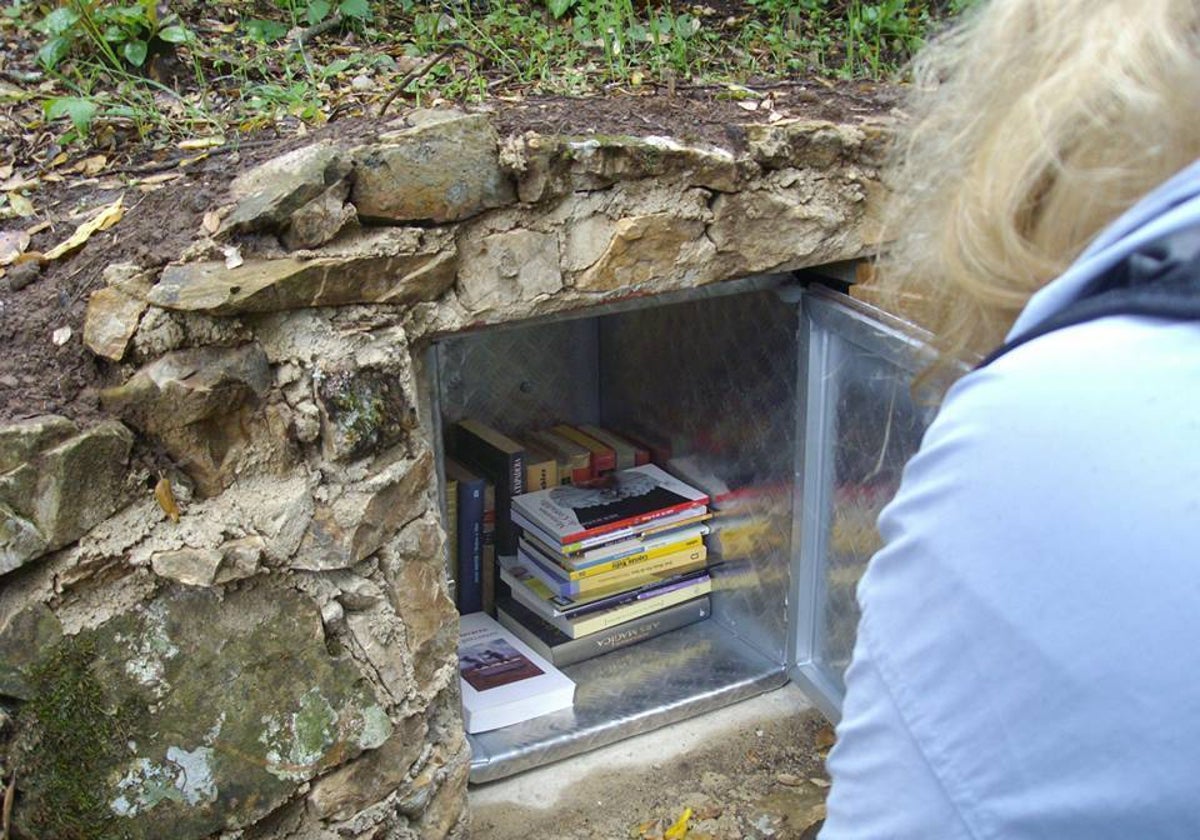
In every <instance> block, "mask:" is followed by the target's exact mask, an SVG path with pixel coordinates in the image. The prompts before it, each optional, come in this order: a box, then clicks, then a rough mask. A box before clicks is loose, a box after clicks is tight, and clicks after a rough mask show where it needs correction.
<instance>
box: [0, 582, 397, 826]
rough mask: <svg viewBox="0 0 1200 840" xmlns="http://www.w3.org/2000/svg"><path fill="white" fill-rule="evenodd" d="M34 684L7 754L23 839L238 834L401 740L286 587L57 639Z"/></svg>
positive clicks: (132, 616)
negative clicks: (309, 785) (334, 773)
mask: <svg viewBox="0 0 1200 840" xmlns="http://www.w3.org/2000/svg"><path fill="white" fill-rule="evenodd" d="M30 681H31V683H32V686H33V693H32V699H31V700H30V701H29V702H28V703H27V704H26V705H25V706H24V707H23V709H22V710H21V713H20V715H19V718H18V734H17V738H16V742H15V743H14V745H13V749H12V751H11V753H10V756H11V759H12V765H13V767H14V769H15V771H16V774H17V779H18V797H17V800H16V808H15V811H14V817H15V821H16V825H17V827H18V829H19V830H20V831H21V832H22V834H20V835H18V836H27V837H39V838H42V837H44V838H51V837H54V838H80V840H82V838H99V839H101V840H109V838H113V839H114V840H115V839H116V838H129V840H147V839H148V838H160V837H171V838H175V839H176V840H186V838H201V837H207V836H209V835H211V834H213V833H214V832H217V831H221V830H228V829H238V828H241V827H244V826H247V825H250V824H252V823H254V822H256V821H258V820H260V819H261V818H262V817H264V816H265V815H267V814H268V813H270V812H271V811H272V810H274V809H275V808H277V807H279V806H280V805H282V804H283V803H284V802H286V801H288V800H289V799H291V798H292V797H293V796H294V795H295V794H296V791H297V788H298V787H299V785H301V784H302V783H304V782H306V781H308V780H309V779H312V778H313V777H315V776H317V775H318V774H321V773H324V772H326V771H328V770H330V769H332V768H334V767H336V766H338V765H340V764H343V763H345V762H346V761H348V760H350V759H352V758H354V757H355V756H357V755H358V754H359V753H361V752H362V751H363V750H364V749H372V748H374V747H377V746H379V745H380V744H382V743H383V742H384V741H385V740H386V739H387V738H388V736H389V735H390V734H391V732H392V724H391V721H390V719H389V718H388V715H387V713H386V711H385V710H384V709H383V707H382V706H381V705H380V704H379V702H378V700H377V698H376V697H375V694H374V691H373V689H372V688H371V687H370V685H369V683H368V682H367V681H366V680H365V679H364V678H363V676H362V674H361V672H360V671H359V669H358V667H357V666H356V665H354V664H353V662H352V661H350V660H349V659H335V658H333V657H332V656H331V655H330V654H329V652H328V649H327V646H326V644H325V639H324V634H323V630H322V625H321V620H320V614H319V612H318V610H317V608H316V606H315V605H314V604H313V603H312V602H311V601H310V600H308V599H307V598H306V597H305V596H303V595H300V594H299V593H297V592H295V591H294V590H290V589H287V588H283V587H279V586H261V587H258V588H255V589H249V590H244V591H239V592H231V593H227V594H226V595H225V596H224V597H220V596H218V595H216V594H214V593H212V592H210V591H207V590H194V589H186V588H180V589H178V590H172V591H170V592H167V593H166V594H163V595H160V596H159V597H157V598H156V599H155V600H153V601H151V602H150V603H148V604H144V605H142V606H140V607H138V608H136V609H134V610H131V611H129V612H126V613H122V614H120V615H118V616H116V617H115V618H113V619H111V620H109V621H108V622H106V623H105V624H103V625H101V626H100V627H98V628H96V629H94V630H89V631H85V632H83V633H80V634H79V635H77V636H73V637H66V638H64V639H62V641H61V642H59V644H58V645H57V646H56V647H55V648H54V649H53V650H52V652H51V654H50V655H49V656H47V657H46V658H45V660H44V661H43V663H42V664H41V665H40V666H38V667H37V668H36V669H35V670H34V672H33V675H32V677H31V680H30Z"/></svg>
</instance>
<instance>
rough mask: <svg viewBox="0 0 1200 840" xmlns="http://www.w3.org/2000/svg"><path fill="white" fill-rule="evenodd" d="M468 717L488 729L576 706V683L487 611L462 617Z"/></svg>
mask: <svg viewBox="0 0 1200 840" xmlns="http://www.w3.org/2000/svg"><path fill="white" fill-rule="evenodd" d="M458 626H459V641H458V673H459V685H460V687H461V689H462V705H463V721H464V723H465V724H466V730H467V732H469V733H472V734H474V733H476V732H487V731H489V730H492V729H499V728H501V727H503V726H511V725H512V724H514V723H520V722H522V721H525V720H530V719H532V718H535V717H541V716H542V715H546V714H550V713H551V712H557V711H561V710H563V709H569V708H571V706H572V704H573V703H574V699H575V683H574V682H572V681H571V679H570V678H569V677H567V675H566V674H564V673H563V672H562V671H560V670H558V669H557V668H556V667H554V665H552V664H551V663H550V662H549V661H547V660H546V659H545V658H543V657H542V656H539V655H538V654H537V653H536V652H535V651H534V650H533V649H532V648H531V647H529V646H528V645H527V644H525V642H523V641H521V640H520V639H519V638H517V637H516V636H515V635H514V634H513V633H512V632H511V631H509V630H507V629H506V628H504V627H503V626H501V625H500V623H499V622H498V621H496V619H494V618H492V617H491V616H489V615H487V614H485V613H468V614H467V615H464V616H461V617H460V618H459V625H458Z"/></svg>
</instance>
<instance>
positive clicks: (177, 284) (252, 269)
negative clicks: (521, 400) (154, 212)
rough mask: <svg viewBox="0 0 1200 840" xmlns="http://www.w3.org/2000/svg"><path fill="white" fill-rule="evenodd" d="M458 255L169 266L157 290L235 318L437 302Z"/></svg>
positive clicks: (167, 304)
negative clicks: (365, 305) (360, 305)
mask: <svg viewBox="0 0 1200 840" xmlns="http://www.w3.org/2000/svg"><path fill="white" fill-rule="evenodd" d="M454 263H455V255H454V251H453V249H452V248H451V249H447V250H443V251H438V252H431V253H411V254H396V255H385V256H367V257H359V258H341V257H319V258H315V259H309V260H299V259H290V258H289V259H277V260H249V261H247V262H245V263H243V264H242V265H240V266H238V267H237V268H227V267H226V266H225V263H223V262H195V263H184V264H182V265H169V266H167V267H166V268H165V269H163V273H162V278H161V279H160V280H159V281H158V285H156V286H155V287H154V288H153V289H151V291H150V295H149V297H150V302H151V303H153V304H155V305H157V306H161V307H163V308H164V309H176V310H181V311H184V312H208V313H210V314H213V315H232V314H236V313H239V312H279V311H282V310H287V309H301V308H304V307H311V306H344V305H346V304H351V303H397V304H406V303H413V302H415V301H421V300H434V299H436V298H438V297H440V296H441V295H442V293H443V292H445V290H446V289H447V288H448V287H449V286H450V284H452V283H453V282H454Z"/></svg>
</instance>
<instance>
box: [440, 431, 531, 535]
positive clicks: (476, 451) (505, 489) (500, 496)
mask: <svg viewBox="0 0 1200 840" xmlns="http://www.w3.org/2000/svg"><path fill="white" fill-rule="evenodd" d="M495 439H499V440H500V441H508V443H509V446H508V448H507V449H505V448H501V447H500V446H499V445H498V444H497V441H496V440H495ZM455 445H456V447H457V450H458V451H457V453H456V454H457V455H458V456H459V457H460V458H462V459H463V460H464V461H467V462H468V463H469V464H470V465H472V466H474V467H475V468H476V469H477V470H479V471H481V472H483V473H485V474H486V476H487V478H489V479H491V480H492V481H494V482H495V484H496V553H497V554H502V555H510V554H515V553H516V551H517V529H516V527H515V526H514V525H513V524H512V520H511V518H510V516H509V511H510V510H511V509H512V500H513V497H514V496H519V495H521V494H522V493H524V492H525V453H524V451H523V450H521V449H520V448H518V446H517V445H516V443H515V442H514V441H512V440H511V439H510V438H506V437H504V436H503V435H500V434H499V433H498V432H496V431H495V430H493V429H490V428H487V427H484V426H483V425H482V424H480V423H477V422H474V421H462V422H460V423H458V425H457V433H456V440H455Z"/></svg>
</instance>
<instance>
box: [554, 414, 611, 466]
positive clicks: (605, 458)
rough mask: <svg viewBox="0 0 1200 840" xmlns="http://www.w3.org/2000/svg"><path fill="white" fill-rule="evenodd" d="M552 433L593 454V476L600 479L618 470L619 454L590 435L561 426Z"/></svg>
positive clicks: (573, 428) (571, 427) (572, 427)
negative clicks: (605, 474)
mask: <svg viewBox="0 0 1200 840" xmlns="http://www.w3.org/2000/svg"><path fill="white" fill-rule="evenodd" d="M551 431H554V432H556V433H558V434H560V435H562V436H563V437H565V438H566V439H567V440H571V441H574V442H575V443H577V444H579V445H580V446H582V447H583V448H584V449H586V450H588V452H590V453H591V467H592V475H593V476H594V477H599V476H601V475H603V474H604V473H608V472H612V471H613V470H615V469H616V468H617V454H616V453H615V452H614V451H613V450H612V448H611V447H609V446H606V445H604V444H603V443H601V442H600V441H598V440H596V439H595V438H593V437H590V436H589V435H586V434H584V433H583V432H581V431H580V430H579V429H576V428H575V427H574V426H567V425H565V424H564V425H559V426H555V427H554V428H553V429H552V430H551Z"/></svg>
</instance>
